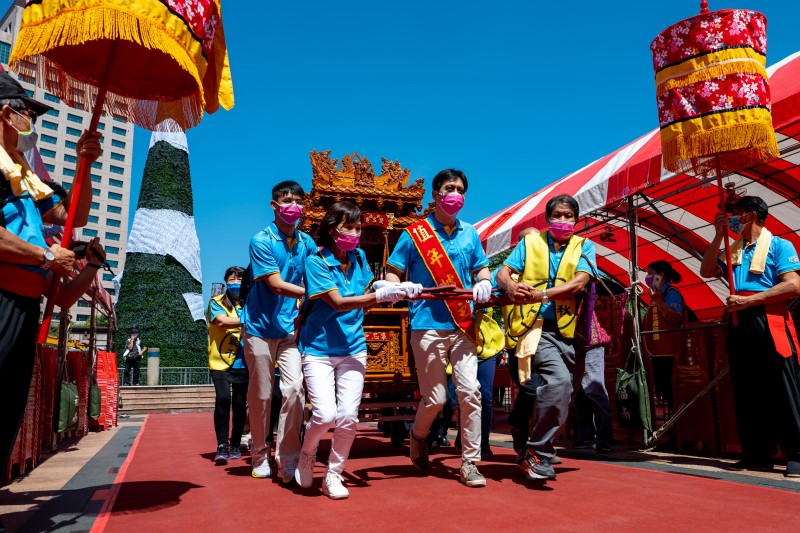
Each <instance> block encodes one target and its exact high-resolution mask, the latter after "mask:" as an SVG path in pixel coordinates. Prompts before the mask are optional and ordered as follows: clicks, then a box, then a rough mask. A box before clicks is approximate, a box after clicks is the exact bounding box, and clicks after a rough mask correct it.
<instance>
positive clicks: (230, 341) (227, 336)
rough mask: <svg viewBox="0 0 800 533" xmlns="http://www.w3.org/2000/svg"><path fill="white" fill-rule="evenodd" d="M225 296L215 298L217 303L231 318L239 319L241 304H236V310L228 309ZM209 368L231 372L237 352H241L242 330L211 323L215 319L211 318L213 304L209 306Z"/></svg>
mask: <svg viewBox="0 0 800 533" xmlns="http://www.w3.org/2000/svg"><path fill="white" fill-rule="evenodd" d="M224 297H225V294H224V293H223V294H220V295H218V296H214V297H213V298H212V300H214V301H216V302H217V303H218V304H219V305H220V307H222V309H224V310H225V313H226V314H227V316H228V317H230V318H238V317H239V315H238V313H237V312H236V310H237V309H238V310H241V309H242V307H241V306H240V305H239V304H235V308H234V309H228V308H227V307H225V306H224V305H223V304H222V299H223V298H224ZM207 318H208V368H209V369H210V370H230V368H231V366H232V365H233V361H234V360H235V359H236V352H237V351H238V350H239V336H240V334H241V328H234V329H225V328H222V327H220V326H215V325H214V324H212V323H211V321H212V320H213V319H214V317H213V316H211V303H210V302H209V304H208V311H207Z"/></svg>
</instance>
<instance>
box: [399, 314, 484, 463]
mask: <svg viewBox="0 0 800 533" xmlns="http://www.w3.org/2000/svg"><path fill="white" fill-rule="evenodd" d="M411 349H412V350H413V351H414V362H415V363H416V365H417V380H418V381H419V392H420V394H421V396H422V399H421V400H420V402H419V407H418V408H417V416H416V418H415V419H414V428H413V432H414V436H415V437H417V438H419V439H423V438H426V437H427V436H428V431H430V429H431V424H432V423H433V421H434V419H436V417H437V416H438V415H439V413H440V412H441V411H442V408H443V407H444V404H445V402H446V401H447V362H448V361H450V364H451V365H453V381H454V383H455V386H456V396H458V406H459V407H460V408H461V418H460V419H459V422H460V426H461V459H462V460H463V461H472V462H473V463H477V462H478V461H480V459H481V393H480V386H479V385H478V356H477V348H476V346H475V343H474V342H473V341H472V340H471V339H470V338H469V337H467V335H466V334H465V333H464V332H463V331H461V330H454V331H447V330H430V331H421V330H415V331H412V332H411Z"/></svg>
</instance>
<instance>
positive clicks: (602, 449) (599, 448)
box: [594, 442, 611, 453]
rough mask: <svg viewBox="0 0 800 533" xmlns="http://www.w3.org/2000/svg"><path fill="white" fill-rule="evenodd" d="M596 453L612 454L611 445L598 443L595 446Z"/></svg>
mask: <svg viewBox="0 0 800 533" xmlns="http://www.w3.org/2000/svg"><path fill="white" fill-rule="evenodd" d="M594 451H595V452H597V453H609V452H611V445H610V444H609V443H607V442H598V443H597V444H595V445H594Z"/></svg>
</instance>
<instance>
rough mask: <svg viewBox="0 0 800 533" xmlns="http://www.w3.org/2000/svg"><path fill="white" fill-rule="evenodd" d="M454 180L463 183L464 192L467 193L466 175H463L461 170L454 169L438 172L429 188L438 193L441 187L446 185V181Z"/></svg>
mask: <svg viewBox="0 0 800 533" xmlns="http://www.w3.org/2000/svg"><path fill="white" fill-rule="evenodd" d="M454 180H461V181H462V182H463V183H464V192H467V188H468V187H469V182H468V181H467V175H466V174H464V172H462V171H461V170H457V169H455V168H446V169H444V170H442V171H440V172H439V173H438V174H436V175H435V176H434V177H433V182H432V183H431V187H432V189H433V190H434V191H437V192H438V191H439V189H441V188H442V185H444V184H445V183H447V182H448V181H454Z"/></svg>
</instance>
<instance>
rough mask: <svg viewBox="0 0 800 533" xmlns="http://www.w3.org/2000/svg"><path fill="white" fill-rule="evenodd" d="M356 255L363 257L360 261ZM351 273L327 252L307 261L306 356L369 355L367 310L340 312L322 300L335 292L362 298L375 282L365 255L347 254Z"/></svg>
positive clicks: (302, 333)
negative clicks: (326, 294)
mask: <svg viewBox="0 0 800 533" xmlns="http://www.w3.org/2000/svg"><path fill="white" fill-rule="evenodd" d="M356 253H358V255H359V256H360V257H359V258H356ZM347 259H348V261H349V262H350V264H349V266H348V267H347V269H346V270H345V269H342V263H340V262H339V260H337V259H336V257H334V255H333V253H331V251H330V250H328V249H327V248H323V249H322V250H321V251H320V253H319V254H317V255H314V256H312V257H310V258H309V259H308V261H306V294H307V295H308V299H307V300H306V302H305V304H304V305H307V306H310V307H307V309H309V312H308V315H307V316H306V317H305V319H304V322H303V328H302V330H301V331H300V343H299V344H298V348H299V350H300V352H301V353H302V354H303V355H313V356H318V357H325V356H330V357H342V356H347V355H355V354H357V353H359V352H363V351H366V349H367V342H366V340H365V339H364V327H363V324H364V309H351V310H350V311H336V310H335V309H334V308H333V307H331V306H330V305H328V302H326V301H325V300H323V299H322V298H320V296H321V295H322V294H325V293H326V292H330V291H332V290H334V289H337V290H338V291H339V294H341V295H342V296H345V297H347V296H361V295H362V294H364V293H365V292H366V291H367V287H369V284H370V283H371V282H372V279H373V277H374V276H373V275H372V270H370V268H369V263H367V257H366V255H365V254H364V251H363V250H361V249H356V250H354V251H352V252H347Z"/></svg>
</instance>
